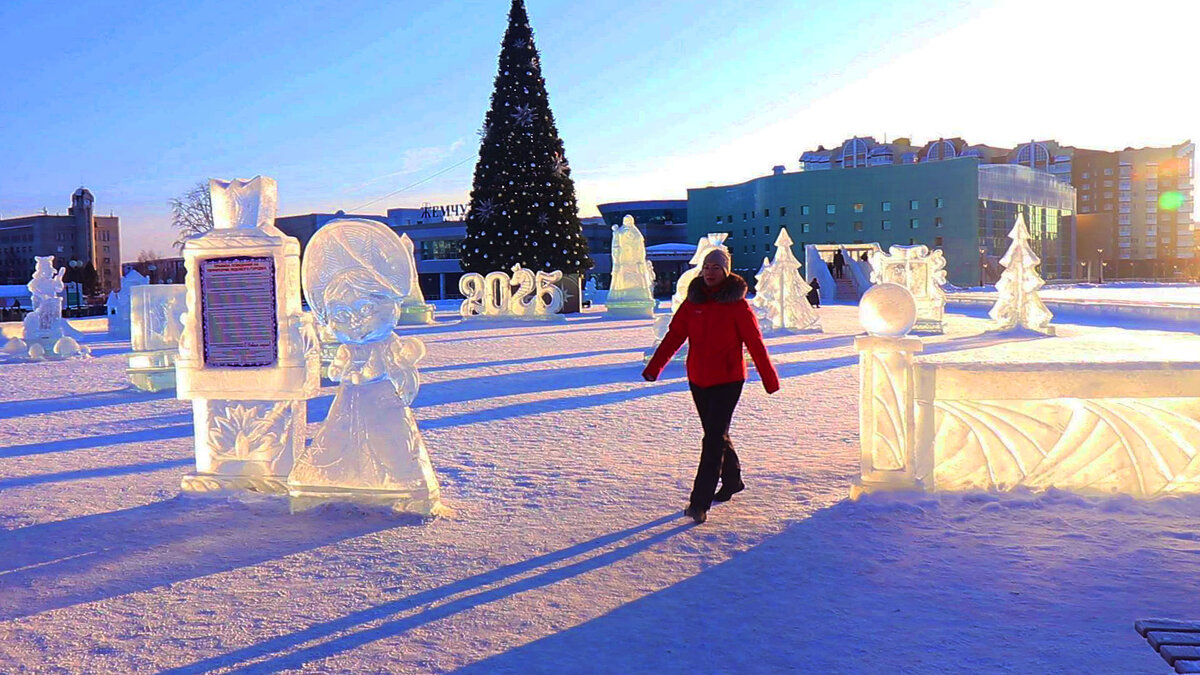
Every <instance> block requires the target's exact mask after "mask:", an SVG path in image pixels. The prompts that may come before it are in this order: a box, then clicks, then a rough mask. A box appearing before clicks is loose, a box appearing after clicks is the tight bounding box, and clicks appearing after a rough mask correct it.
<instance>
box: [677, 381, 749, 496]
mask: <svg viewBox="0 0 1200 675" xmlns="http://www.w3.org/2000/svg"><path fill="white" fill-rule="evenodd" d="M743 384H745V382H741V381H739V382H729V383H728V384H718V385H715V386H712V387H697V386H696V385H694V384H689V385H688V386H690V387H691V389H692V400H693V401H695V402H696V412H698V413H700V424H701V425H702V426H703V427H704V441H703V442H702V444H701V447H700V468H698V469H696V480H695V482H694V483H692V497H691V500H690V502H691V505H692V506H693V507H695V508H699V509H701V510H703V511H707V510H708V507H710V506H712V498H713V493H714V492H716V491H717V479H718V478H720V479H721V482H722V483H723V484H724V485H728V486H731V487H732V486H734V485H737V484H739V483H741V482H742V465H741V464H740V463H739V462H738V456H737V453H736V452H734V451H733V442H732V441H730V440H729V423H730V422H732V421H733V409H734V408H736V407H737V403H738V399H739V398H741V396H742V385H743Z"/></svg>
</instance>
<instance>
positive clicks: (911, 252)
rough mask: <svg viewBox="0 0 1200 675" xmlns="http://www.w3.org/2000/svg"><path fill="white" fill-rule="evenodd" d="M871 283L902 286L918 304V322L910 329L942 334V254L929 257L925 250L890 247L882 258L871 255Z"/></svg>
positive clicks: (943, 279) (929, 254) (933, 253)
mask: <svg viewBox="0 0 1200 675" xmlns="http://www.w3.org/2000/svg"><path fill="white" fill-rule="evenodd" d="M871 282H872V283H876V284H881V283H894V284H900V285H901V286H904V287H905V288H907V289H908V290H909V292H911V293H912V294H913V299H914V300H915V301H916V303H917V321H916V323H915V324H914V325H913V329H914V330H917V331H923V332H927V333H941V332H942V319H943V317H944V316H945V310H946V292H945V291H944V290H942V286H943V285H944V284H945V283H946V258H945V257H943V255H942V252H941V250H935V251H933V252H932V253H931V252H930V251H929V248H928V247H927V246H923V245H917V246H892V247H890V248H889V249H888V252H887V253H886V254H885V253H884V252H883V251H875V252H874V253H872V254H871Z"/></svg>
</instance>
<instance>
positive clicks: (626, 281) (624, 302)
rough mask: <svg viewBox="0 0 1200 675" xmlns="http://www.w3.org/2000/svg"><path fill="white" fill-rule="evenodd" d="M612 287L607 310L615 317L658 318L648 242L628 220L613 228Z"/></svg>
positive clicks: (609, 292)
mask: <svg viewBox="0 0 1200 675" xmlns="http://www.w3.org/2000/svg"><path fill="white" fill-rule="evenodd" d="M612 230H613V236H612V284H611V285H610V286H609V288H608V300H607V301H606V302H605V306H606V307H607V308H608V314H609V315H611V316H629V317H632V316H644V317H652V316H654V307H655V305H656V304H657V303H656V302H655V300H654V268H653V267H651V266H650V263H649V262H647V261H646V240H645V239H644V238H643V237H642V233H641V231H640V230H638V228H637V225H636V224H635V223H634V221H633V216H625V218H624V219H623V220H622V221H621V225H620V226H619V227H618V226H616V225H614V226H613V228H612Z"/></svg>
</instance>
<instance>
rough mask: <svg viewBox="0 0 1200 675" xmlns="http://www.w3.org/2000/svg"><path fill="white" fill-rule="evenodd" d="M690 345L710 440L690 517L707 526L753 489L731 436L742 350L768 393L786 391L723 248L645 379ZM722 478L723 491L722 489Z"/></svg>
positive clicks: (693, 289)
mask: <svg viewBox="0 0 1200 675" xmlns="http://www.w3.org/2000/svg"><path fill="white" fill-rule="evenodd" d="M685 340H686V341H687V343H688V355H687V375H688V387H689V388H690V389H691V391H692V400H693V401H695V403H696V412H698V413H699V414H700V424H701V426H702V427H703V428H704V439H703V441H702V443H701V450H700V466H699V468H697V469H696V480H695V481H694V482H693V484H692V494H691V497H690V498H689V499H688V507H687V509H686V510H685V511H684V513H685V514H686V515H688V516H690V517H691V518H692V520H694V521H695V522H697V523H703V522H704V521H705V520H707V519H708V509H709V507H711V506H712V503H713V502H726V501H729V500H730V499H731V498H732V497H733V495H735V494H737V493H738V492H741V491H742V490H743V489H745V487H746V486H745V484H743V483H742V467H741V464H740V463H739V461H738V456H737V453H736V452H734V450H733V442H732V441H731V440H730V438H729V425H730V423H731V422H732V421H733V411H734V408H736V407H737V403H738V399H739V398H740V397H741V395H742V385H744V384H745V382H746V360H745V358H743V357H742V346H743V345H745V348H746V349H747V350H748V351H749V352H750V356H751V358H753V359H754V367H755V368H756V369H757V370H758V374H759V377H761V378H762V383H763V388H765V389H766V390H767V393H768V394H773V393H775V392H777V391H779V375H778V374H776V372H775V367H774V366H773V365H771V358H770V356H768V354H767V348H766V345H764V344H763V338H762V332H761V331H760V330H759V327H758V319H757V318H756V317H755V316H754V311H753V310H751V309H750V305H749V303H747V302H746V282H745V280H744V279H742V278H741V277H740V276H738V275H736V274H733V273H732V272H731V271H730V260H729V254H728V253H726V252H725V251H722V250H720V249H717V250H714V251H712V252H710V253H709V254H708V255H707V256H705V257H704V264H703V267H701V272H700V276H698V277H697V278H695V279H693V280H692V283H691V284H689V285H688V291H687V299H686V300H684V301H683V304H681V305H680V306H679V310H678V311H676V312H675V316H674V317H672V319H671V326H670V328H669V329H668V330H667V334H666V336H665V337H664V338H663V341H662V343H661V344H659V346H658V349H657V350H655V352H654V356H653V357H652V358H651V359H650V363H648V364H647V365H646V369H645V370H644V371H642V377H643V378H645V379H646V380H647V381H649V382H653V381H655V380H656V379H658V376H659V375H660V374H661V373H662V371H663V368H665V367H666V365H667V362H668V361H670V360H671V357H672V356H674V355H675V352H677V351H679V348H680V347H681V346H683V343H684V341H685ZM718 479H719V480H720V482H721V489H720V490H717V481H718ZM714 491H715V492H714Z"/></svg>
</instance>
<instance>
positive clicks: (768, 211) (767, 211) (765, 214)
mask: <svg viewBox="0 0 1200 675" xmlns="http://www.w3.org/2000/svg"><path fill="white" fill-rule="evenodd" d="M763 217H764V218H770V217H771V209H763Z"/></svg>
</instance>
